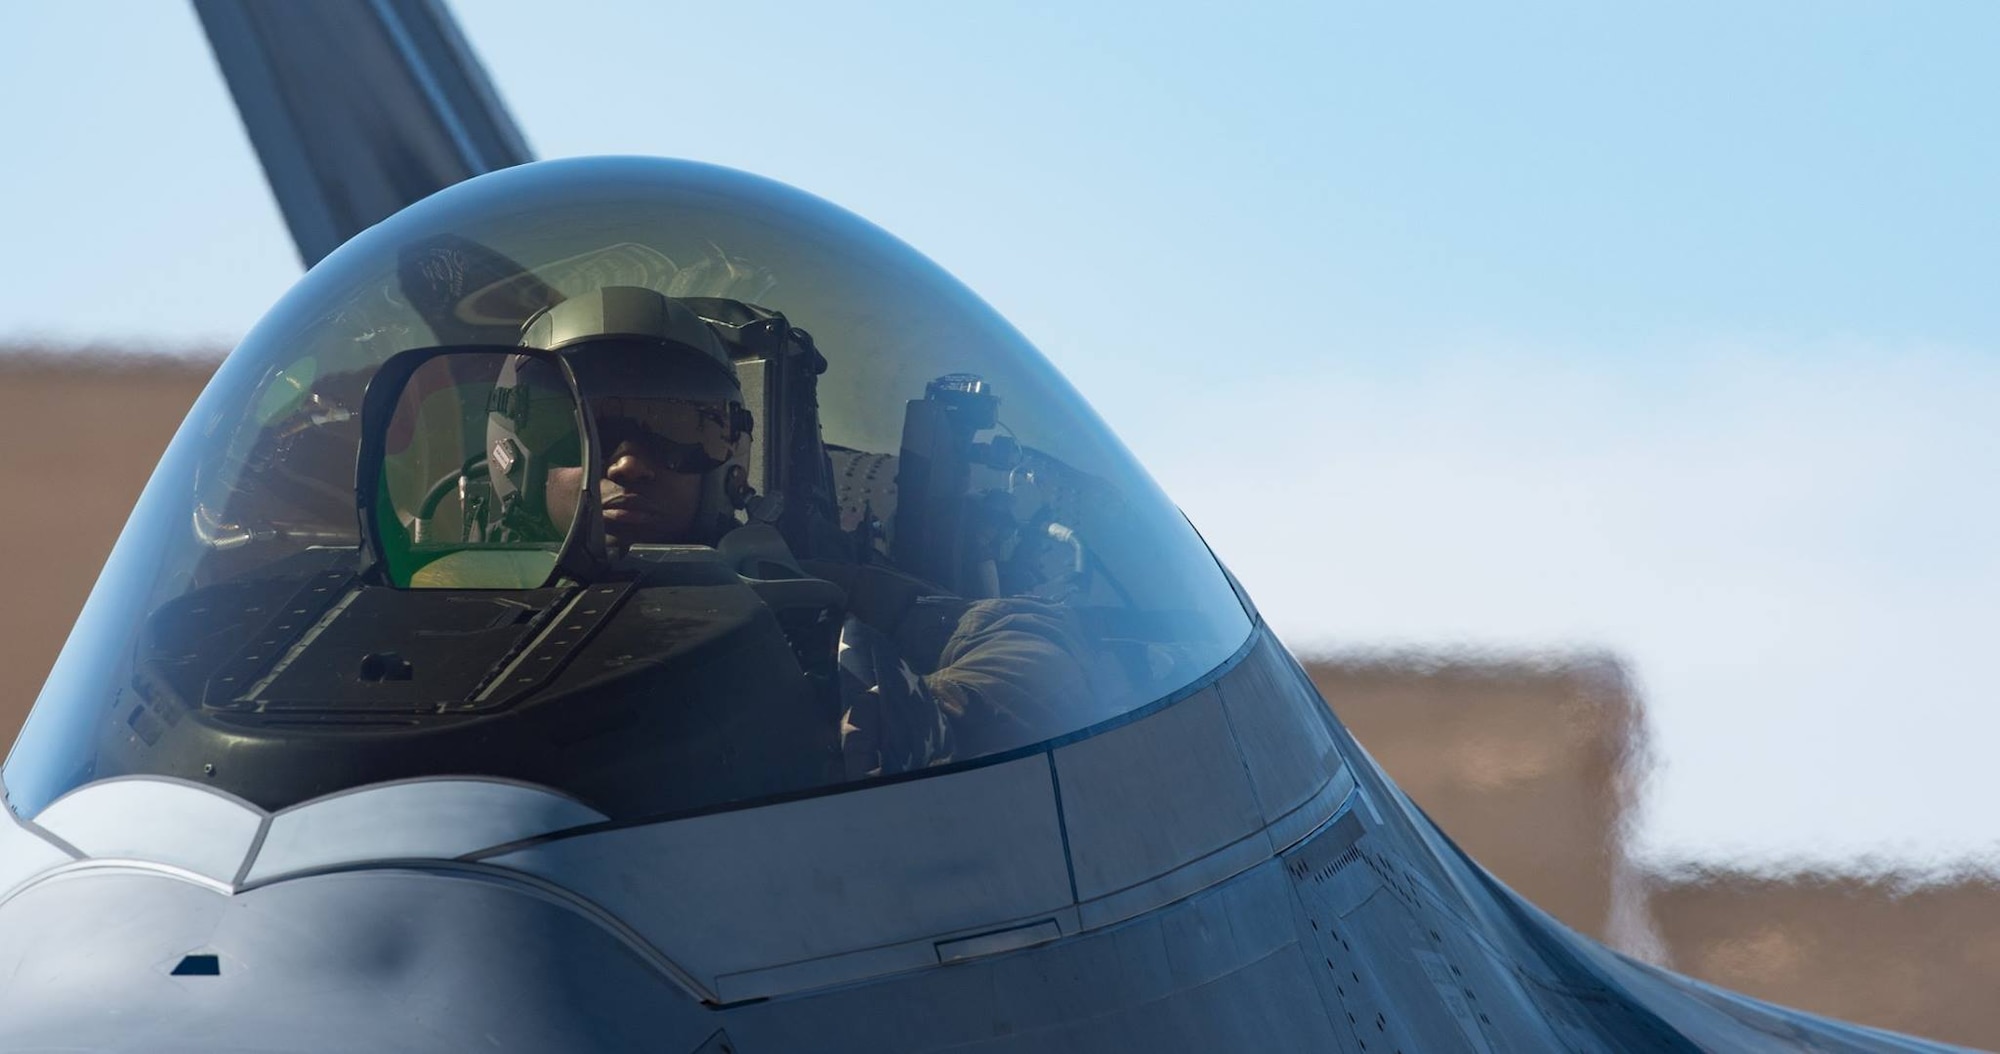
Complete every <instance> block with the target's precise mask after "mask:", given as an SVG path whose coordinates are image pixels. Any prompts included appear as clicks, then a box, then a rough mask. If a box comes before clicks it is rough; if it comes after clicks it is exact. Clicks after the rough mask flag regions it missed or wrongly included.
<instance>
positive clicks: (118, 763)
mask: <svg viewBox="0 0 2000 1054" xmlns="http://www.w3.org/2000/svg"><path fill="white" fill-rule="evenodd" d="M1250 629H1251V623H1250V617H1249V615H1248V614H1247V613H1246V611H1245V608H1244V606H1243V604H1242V602H1241V600H1240V599H1239V596H1238V594H1237V593H1236V591H1235V590H1234V588H1233V586H1232V584H1231V583H1230V582H1229V580H1228V578H1227V576H1226V575H1225V574H1224V573H1223V571H1222V570H1221V568H1220V567H1219V566H1218V565H1217V564H1216V562H1215V560H1214V558H1213V557H1212V556H1211V555H1210V554H1209V552H1208V551H1207V549H1206V547H1205V546H1204V545H1203V543H1202V542H1201V540H1200V538H1199V537H1198V536H1197V535H1196V534H1195V533H1194V531H1193V529H1192V528H1191V527H1190V526H1189V525H1188V523H1187V522H1186V520H1185V519H1184V518H1183V517H1182V516H1181V515H1180V514H1179V512H1178V511H1177V510H1176V509H1175V508H1174V506H1173V505H1172V504H1171V503H1170V502H1169V501H1168V500H1167V499H1166V498H1165V497H1164V495H1162V494H1161V492H1160V491H1159V490H1158V488H1157V487H1156V486H1155V485H1154V484H1153V483H1152V481H1151V480H1150V479H1149V478H1148V477H1147V476H1146V474H1145V473H1144V472H1143V470H1141V469H1140V468H1139V467H1138V465H1137V464H1136V462H1135V461H1134V460H1133V459H1132V457H1131V456H1130V454H1129V453H1127V452H1126V451H1125V450H1124V448H1123V447H1122V446H1121V445H1120V444H1119V443H1118V442H1117V440H1116V439H1115V438H1113V437H1112V436H1111V434H1110V433H1109V431H1108V429H1106V428H1105V427H1104V426H1103V424H1102V423H1101V422H1100V421H1099V420H1098V419H1097V417H1096V416H1095V415H1094V414H1093V413H1092V412H1091V411H1090V409H1089V408H1088V406H1087V405H1086V404H1085V403H1084V402H1083V401H1082V400H1081V399H1080V398H1079V397H1078V396H1077V395H1076V394H1075V392H1074V391H1073V390H1072V389H1071V388H1070V387H1069V385H1068V384H1067V382H1065V381H1064V380H1063V378H1062V377H1061V376H1060V374H1059V373H1057V371H1056V370H1055V369H1054V368H1053V367H1052V366H1050V365H1049V364H1048V362H1047V361H1046V360H1045V359H1043V358H1042V356H1041V355H1040V354H1039V353H1037V352H1036V351H1035V350H1034V349H1033V348H1032V347H1031V346H1030V345H1029V344H1028V342H1027V341H1026V340H1025V339H1024V338H1023V337H1022V336H1021V335H1020V334H1018V333H1017V332H1016V331H1014V330H1013V329H1012V328H1011V327H1010V326H1008V325H1007V324H1006V323H1005V322H1004V321H1003V320H1002V319H1001V318H1000V317H999V316H998V315H997V314H995V313H994V312H993V311H992V310H991V309H990V308H988V307H987V306H986V305H985V304H983V303H981V302H980V301H979V300H978V299H977V298H976V297H974V296H973V295H972V294H970V293H969V292H968V291H966V290H965V289H964V288H963V287H962V286H961V285H959V284H958V283H957V282H956V281H955V280H953V279H952V278H951V277H950V276H949V275H947V274H945V273H944V272H943V271H942V270H941V269H939V268H938V267H936V266H935V265H934V264H932V263H930V262H929V261H927V260H925V259H924V258H923V257H921V256H920V255H918V254H917V253H916V252H914V251H913V250H911V249H909V248H908V247H907V246H904V245H903V244H902V243H900V242H898V241H896V240H895V239H893V238H891V237H890V236H888V235H887V234H885V233H883V232H881V231H880V230H878V229H876V228H874V227H872V226H870V225H868V224H867V223H865V222H863V221H861V220H859V219H858V218H856V217H854V216H852V215H850V214H848V213H845V212H842V211H841V210H839V209H836V208H834V207H833V206H830V205H828V204H826V203H824V202H821V201H819V200H817V199H814V198H812V197H810V196H808V195H805V194H803V193H800V192H798V191H795V190H791V189H789V188H786V187H783V186H781V185H778V184H774V183H770V182H767V181H764V180H759V179H756V178H754V177H749V176H746V175H742V174H739V173H734V172H729V171H726V170H721V169H716V168H710V167H706V166H700V165H694V164H689V163H684V162H669V161H654V160H644V159H623V158H617V159H589V160H579V161H571V162H553V163H545V164H540V165H535V166H529V167H527V168H523V169H518V170H509V171H503V172H499V173H495V174H492V175H489V176H485V177H481V178H479V179H476V180H473V181H470V182H468V183H466V184H462V185H460V186H458V187H454V188H452V189H450V190H447V191H444V192H442V193H440V194H438V195H435V196H434V197H432V198H430V199H427V200H425V201H424V202H421V203H419V204H417V205H415V206H412V207H411V208H409V209H407V210H405V211H404V212H402V213H400V214H398V215H397V216H395V217H392V218H391V219H389V220H387V221H385V222H384V223H382V224H380V225H378V226H377V227H375V228H373V229H371V230H369V231H367V232H364V233H363V234H362V235H360V236H358V237H357V238H355V239H354V240H353V241H352V242H350V243H349V244H348V245H346V246H343V247H342V248H341V249H340V250H338V251H337V252H335V253H334V254H333V255H331V256H329V257H328V258H327V259H326V260H325V261H323V262H322V263H321V264H320V265H319V266H317V267H315V268H314V269H313V270H312V272H310V273H309V274H308V275H307V276H306V277H305V278H304V279H303V280H302V281H301V282H300V283H299V285H298V286H297V287H296V288H295V289H294V290H293V291H292V292H291V293H290V294H289V295H288V296H287V297H286V298H285V299H284V300H283V301H281V302H280V303H279V304H278V305H277V307H276V308H274V309H273V311H272V312H271V313H270V315H268V316H267V317H266V318H265V319H264V320H263V321H262V322H261V323H260V324H259V325H258V326H257V327H256V328H255V329H254V330H253V331H252V332H251V333H250V334H249V336H247V337H246V338H245V339H244V341H243V342H242V344H241V345H240V346H239V347H238V348H237V349H236V350H235V352H233V353H232V354H231V356H230V357H229V359H228V360H227V361H226V362H225V363H224V365H223V367H222V369H221V370H220V371H219V373H218V374H217V376H216V378H215V380H214V381H213V382H212V383H211V385H210V387H209V389H208V391H207V392H206V393H205V394H204V395H203V396H202V398H201V400H200V401H199V402H198V403H197V404H196V406H195V409H194V411H193V412H192V413H191V414H190V416H189V418H188V421H187V423H186V424H185V425H184V426H183V427H182V429H181V431H180V433H179V435H178V436H177V437H176V438H175V440H174V441H173V443H172V445H171V446H170V448H169V450H168V451H167V454H166V456H165V458H164V459H163V460H162V462H161V465H160V467H159V469H158V470H157V471H156V473H155V476H154V478H153V480H152V482H151V483H150V484H149V486H148V487H147V489H146V492H145V494H144V496H143V497H142V499H141V501H140V504H139V506H138V507H137V509H136V510H135V512H134V514H133V517H132V519H131V521H130V523H129V524H128V526H127V528H126V531H125V533H124V536H123V537H122V538H121V540H120V542H119V545H118V547H117V549H116V551H115V552H114V554H113V556H112V560H111V562H110V563H109V564H108V565H107V568H106V570H105V572H104V575H103V577H102V579H101V580H100V582H99V585H98V587H97V589H96V591H95V592H94V593H93V595H92V598H91V600H90V602H89V604H88V605H87V606H86V608H85V611H84V614H83V617H82V619H81V620H80V621H79V624H78V629H77V631H76V632H75V633H74V634H73V636H72V639H71V641H70V643H69V645H68V646H67V647H66V648H65V650H64V653H63V656H62V658H61V659H60V660H59V661H58V664H57V666H56V669H55V671H54V672H53V673H52V675H51V677H50V679H49V681H48V682H47V685H46V687H45V688H44V691H43V695H42V697H41V699H40V700H39V701H38V702H37V705H36V708H35V711H34V713H33V715H32V716H31V718H30V721H29V723H28V725H27V727H26V729H25V730H24V732H23V733H22V737H21V739H20V741H19V745H18V746H17V749H16V750H15V752H14V754H13V755H12V756H11V757H10V759H9V761H8V763H7V767H6V770H5V782H6V786H7V790H8V796H9V802H10V804H11V805H12V807H13V808H14V809H15V810H16V811H17V812H19V813H20V814H22V815H23V816H29V817H32V816H33V815H34V814H35V813H37V812H39V811H40V810H41V808H43V807H44V806H46V805H47V804H48V803H49V802H51V801H53V800H54V799H55V798H57V797H59V796H61V795H62V794H64V793H66V792H67V791H69V790H71V789H73V788H75V787H78V786H81V785H83V784H85V783H88V782H92V781H95V780H100V779H105V778H108V777H114V776H121V775H139V774H143V775H151V776H165V777H172V778H178V779H184V780H188V781H191V782H197V783H200V784H203V785H205V786H210V787H214V788H215V789H218V790H221V791H225V792H227V793H230V794H233V795H236V796H239V797H242V798H244V799H246V800H248V801H249V802H251V803H252V804H255V805H257V806H259V807H261V808H264V809H269V810H276V809H282V808H285V807H288V806H291V805H294V804H298V803H300V802H304V801H307V800H310V799H313V798H316V797H319V796H322V795H326V794H331V793H336V792H339V791H342V790H346V789H350V788H353V787H359V786H364V785H370V784H377V783H383V782H388V781H395V780H404V779H417V778H426V777H436V776H477V777H484V778H493V779H502V780H512V781H519V782H523V783H528V784H533V785H536V786H540V787H546V788H550V789H553V790H556V791H559V792H562V793H565V794H568V795H570V796H573V797H575V798H577V799H579V800H580V801H582V802H584V803H585V804H587V805H589V806H590V807H592V808H593V809H595V810H597V811H598V812H600V813H602V814H604V815H606V816H608V817H611V818H612V819H615V820H626V819H638V818H648V817H658V816H666V815H680V814H689V813H695V812H700V811H704V810H709V809H713V808H717V807H723V806H732V805H741V804H748V803H755V802H762V801H771V800H779V799H782V798H785V797H791V796H798V795H802V794H807V793H816V792H820V791H824V790H828V789H832V788H837V787H845V786H849V785H856V784H859V783H863V782H866V781H871V780H878V779H888V778H911V777H914V776H920V775H922V774H924V773H927V772H935V771H944V770H946V769H948V768H952V767H957V766H963V765H966V764H974V763H980V762H983V761H990V760H994V759H999V758H1004V757H1008V756H1011V754H1013V753H1015V752H1020V751H1025V750H1027V749H1030V748H1033V747H1035V746H1037V745H1040V744H1045V743H1047V742H1049V741H1050V740H1054V739H1060V738H1063V737H1070V736H1077V735H1080V734H1086V733H1088V732H1089V731H1090V730H1092V729H1094V728H1098V727H1102V726H1104V725H1105V724H1106V723H1107V722H1113V721H1116V720H1119V719H1121V718H1123V717H1125V716H1127V715H1130V714H1132V713H1133V712H1134V711H1137V710H1141V709H1143V708H1145V707H1148V706H1149V705H1153V704H1156V703H1159V702H1162V701H1165V700H1168V699H1171V698H1174V697H1176V695H1177V694H1178V693H1182V692H1184V691H1185V690H1187V689H1188V688H1189V687H1190V686H1192V685H1195V684H1197V683H1199V682H1201V681H1202V679H1203V678H1204V677H1205V676H1206V675H1208V674H1210V673H1211V672H1212V671H1214V670H1216V669H1217V668H1218V667H1219V666H1221V665H1222V664H1223V663H1225V662H1226V661H1227V660H1228V659H1229V658H1230V657H1231V656H1232V655H1233V654H1235V653H1237V652H1238V651H1240V650H1241V648H1242V647H1243V646H1244V643H1245V641H1246V640H1247V639H1248V637H1249V633H1250Z"/></svg>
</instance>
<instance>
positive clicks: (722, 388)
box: [521, 286, 753, 543]
mask: <svg viewBox="0 0 2000 1054" xmlns="http://www.w3.org/2000/svg"><path fill="white" fill-rule="evenodd" d="M521 344H522V345H523V346H524V347H531V348H540V349H543V350H546V351H554V352H557V353H560V354H561V355H562V356H563V358H564V359H565V360H567V361H568V363H569V365H570V368H571V370H572V371H573V372H574V373H575V375H576V379H577V385H578V387H579V389H580V390H581V392H582V394H583V398H584V405H585V408H586V410H587V412H588V413H589V414H590V415H591V417H592V419H593V421H594V423H595V426H596V429H597V437H598V446H599V450H600V452H601V457H602V458H604V459H605V466H604V467H608V466H609V459H610V458H611V456H612V455H613V454H614V453H615V452H617V451H618V450H619V449H620V447H621V446H623V445H626V444H632V445H635V446H637V447H638V448H640V449H642V450H644V452H645V454H646V458H647V462H648V465H649V467H650V468H652V469H653V470H655V471H669V472H677V473H682V474H688V475H698V476H700V477H701V482H700V488H699V500H698V506H697V508H696V510H695V513H694V519H693V523H694V531H693V536H692V537H688V538H679V539H674V540H676V541H694V542H704V543H713V542H714V541H716V540H718V539H719V538H720V537H721V535H722V534H724V533H726V532H727V531H728V530H729V529H730V528H731V527H733V526H735V525H736V523H737V522H738V521H737V519H736V516H735V511H736V509H738V508H740V507H741V505H742V503H743V501H744V500H745V498H746V497H747V496H748V491H747V488H746V487H745V486H744V484H743V480H744V478H745V476H746V472H745V471H744V464H745V462H746V461H747V459H748V457H749V449H750V432H751V428H752V426H753V419H752V417H751V414H750V412H749V411H748V410H747V409H746V408H745V407H744V402H743V389H742V386H741V384H740V383H739V382H738V380H737V376H736V365H735V363H734V362H732V361H731V360H730V357H729V352H728V350H727V349H726V348H725V347H724V345H723V343H722V341H721V339H720V338H719V337H717V336H716V333H715V331H714V330H713V329H712V328H710V326H709V324H708V323H707V322H705V321H703V320H702V318H701V317H700V316H699V315H697V314H696V313H695V312H694V310H693V309H692V308H690V307H688V306H687V305H686V304H684V303H682V302H681V301H679V300H676V299H674V298H672V297H669V296H666V295H664V294H661V293H659V292H656V291H654V290H651V289H646V288H643V287H639V286H606V287H603V288H600V289H596V290H592V291H590V292H587V293H582V294H579V295H577V296H574V297H571V298H569V299H567V300H564V301H562V302H561V303H559V304H556V305H555V306H553V307H549V308H546V309H544V310H543V311H541V312H539V313H538V314H536V315H535V316H534V317H532V318H530V319H529V320H528V321H527V323H526V324H525V325H524V326H523V327H522V334H521ZM626 540H627V541H628V542H629V541H630V540H631V539H626Z"/></svg>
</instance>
